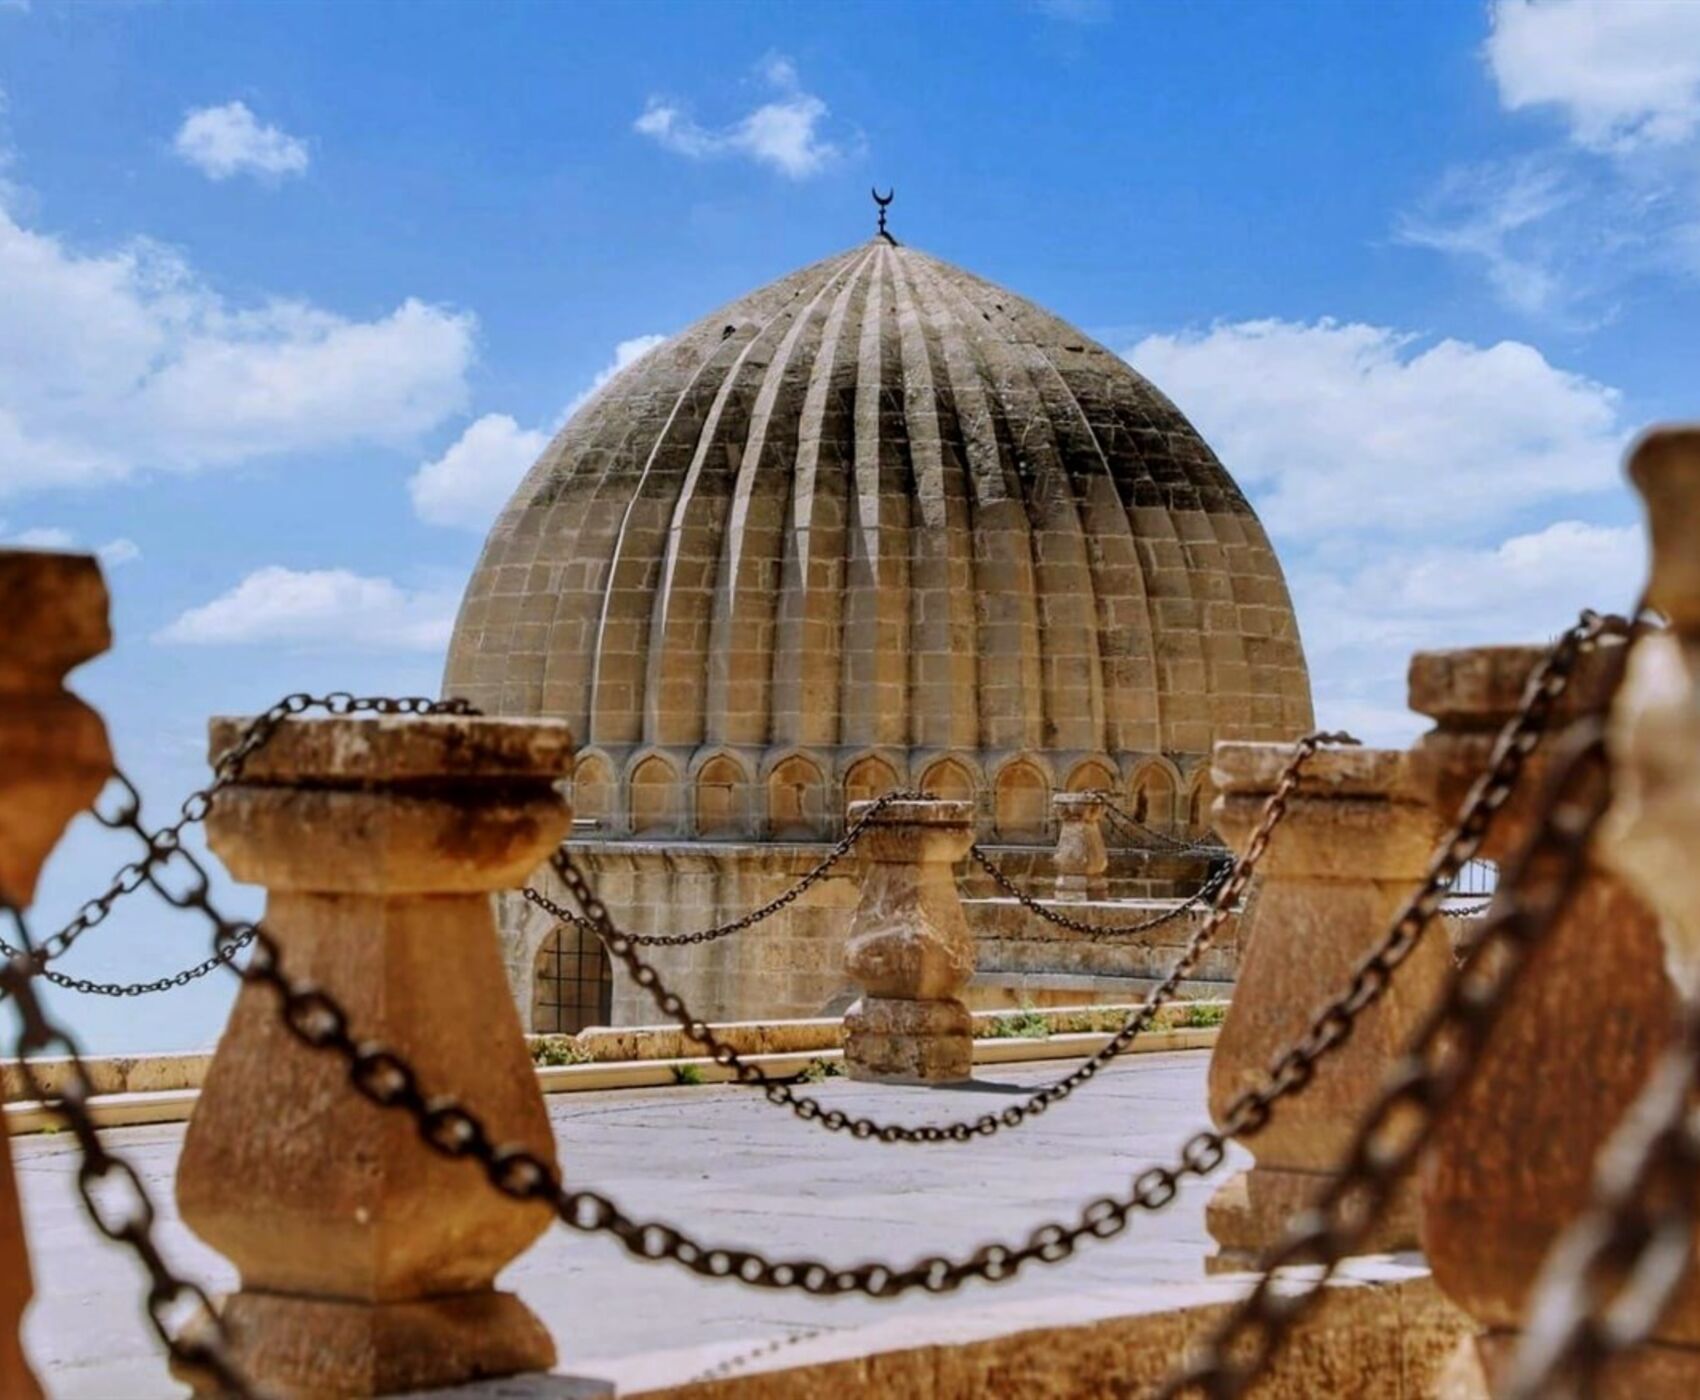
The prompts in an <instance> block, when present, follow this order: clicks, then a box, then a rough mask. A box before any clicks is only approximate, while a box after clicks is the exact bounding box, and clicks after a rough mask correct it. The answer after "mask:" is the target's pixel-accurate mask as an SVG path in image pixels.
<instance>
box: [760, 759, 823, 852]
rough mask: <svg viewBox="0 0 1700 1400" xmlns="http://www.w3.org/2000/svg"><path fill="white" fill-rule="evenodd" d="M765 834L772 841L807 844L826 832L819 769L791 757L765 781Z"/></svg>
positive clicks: (821, 780) (807, 762)
mask: <svg viewBox="0 0 1700 1400" xmlns="http://www.w3.org/2000/svg"><path fill="white" fill-rule="evenodd" d="M767 830H768V835H769V836H770V837H772V838H774V839H775V840H791V841H799V840H803V841H806V840H809V839H812V838H814V837H818V836H822V835H824V834H825V832H826V783H825V781H824V780H823V779H822V778H821V773H820V769H819V768H817V767H815V765H814V764H812V763H810V762H809V760H808V759H806V758H802V757H800V756H799V755H796V754H793V755H792V756H791V757H790V758H787V759H785V760H784V761H783V762H781V763H778V764H775V765H774V769H773V772H771V773H769V774H768V777H767Z"/></svg>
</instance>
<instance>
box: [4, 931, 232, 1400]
mask: <svg viewBox="0 0 1700 1400" xmlns="http://www.w3.org/2000/svg"><path fill="white" fill-rule="evenodd" d="M5 912H6V913H8V914H9V915H10V916H11V920H12V924H13V926H14V928H16V930H17V932H18V936H19V941H20V943H22V944H23V946H24V947H25V948H29V947H31V946H32V944H31V942H30V938H29V934H28V931H27V930H26V929H25V927H24V922H23V918H22V916H21V915H20V914H19V913H18V912H17V911H16V910H14V909H6V911H5ZM34 977H35V968H34V966H33V965H32V963H31V961H30V959H29V957H28V956H27V955H24V956H16V957H13V958H12V959H11V960H10V961H9V962H7V963H6V964H4V965H3V966H0V986H3V987H4V988H5V991H6V994H7V996H8V997H9V998H10V999H11V1002H12V1005H13V1007H14V1008H15V1009H16V1011H17V1013H18V1023H19V1029H18V1034H17V1038H16V1042H15V1045H14V1053H15V1054H16V1055H17V1058H18V1064H19V1067H20V1068H21V1070H22V1072H23V1076H24V1081H25V1083H26V1084H27V1085H28V1086H29V1089H30V1092H31V1093H32V1094H33V1095H34V1096H35V1097H36V1098H37V1099H40V1100H41V1101H42V1103H43V1104H44V1105H46V1107H48V1108H49V1109H51V1110H52V1111H53V1112H55V1113H57V1114H58V1115H59V1116H60V1117H61V1118H62V1119H64V1121H65V1126H66V1127H68V1128H69V1129H70V1130H71V1132H72V1134H73V1135H74V1136H75V1137H76V1140H77V1149H78V1151H79V1153H80V1154H81V1158H82V1160H81V1162H80V1163H79V1165H78V1167H77V1194H78V1195H79V1196H80V1197H81V1198H82V1202H83V1209H84V1210H85V1211H87V1213H88V1217H89V1219H90V1220H91V1221H92V1222H93V1223H94V1227H95V1229H97V1230H99V1231H100V1233H101V1234H102V1235H104V1236H105V1237H106V1238H107V1239H109V1240H111V1241H113V1242H114V1243H115V1244H121V1245H124V1246H125V1247H126V1248H128V1249H129V1250H130V1252H131V1253H133V1254H134V1255H135V1256H136V1258H137V1260H138V1261H139V1262H140V1264H141V1266H142V1268H143V1269H144V1270H146V1272H147V1276H148V1290H147V1296H146V1308H147V1315H148V1321H149V1323H151V1324H152V1326H153V1329H154V1332H155V1333H156V1334H157V1335H158V1337H159V1339H160V1341H161V1342H163V1343H164V1344H165V1348H166V1350H167V1351H169V1352H170V1353H171V1355H172V1357H173V1358H174V1359H175V1360H176V1361H177V1362H178V1363H180V1364H181V1365H183V1366H186V1367H190V1368H192V1369H194V1370H197V1371H201V1372H204V1373H206V1374H207V1375H208V1376H210V1377H211V1378H213V1379H216V1380H217V1382H218V1385H219V1391H218V1393H219V1394H220V1395H235V1396H243V1397H248V1396H252V1395H254V1393H255V1392H254V1390H253V1388H252V1387H251V1386H250V1385H249V1383H248V1381H247V1379H246V1377H244V1376H243V1375H242V1373H241V1372H240V1371H239V1370H238V1369H237V1367H236V1365H235V1364H234V1363H233V1362H232V1361H231V1360H230V1357H229V1355H228V1352H227V1346H228V1340H229V1339H228V1337H227V1335H226V1333H225V1329H224V1323H223V1320H222V1319H221V1318H220V1317H219V1315H218V1311H217V1309H215V1308H214V1307H213V1304H212V1300H211V1299H210V1298H208V1297H207V1295H206V1292H205V1290H203V1289H202V1288H201V1287H200V1285H199V1284H195V1283H190V1282H189V1281H187V1280H186V1279H184V1278H183V1277H181V1276H180V1275H179V1274H177V1273H175V1272H173V1270H172V1269H171V1266H170V1265H169V1264H167V1263H166V1261H165V1258H164V1256H163V1255H162V1254H161V1253H160V1252H159V1247H158V1245H157V1244H156V1243H155V1241H154V1237H153V1234H154V1225H155V1223H156V1215H155V1210H154V1204H153V1198H152V1197H151V1196H150V1195H149V1194H148V1190H147V1187H146V1186H144V1185H143V1183H142V1179H141V1176H140V1174H139V1173H138V1172H137V1171H136V1169H135V1167H133V1166H132V1165H131V1164H130V1162H129V1161H128V1160H127V1159H125V1158H123V1157H120V1156H118V1155H116V1154H115V1153H112V1152H109V1151H107V1149H106V1147H105V1145H104V1144H103V1143H102V1142H101V1140H100V1132H99V1130H98V1129H97V1128H96V1127H95V1123H94V1119H93V1118H92V1117H91V1116H90V1113H89V1109H88V1102H89V1099H90V1098H91V1097H93V1095H94V1086H93V1085H92V1084H91V1083H90V1081H89V1077H88V1072H87V1070H85V1069H84V1067H83V1062H82V1058H81V1056H80V1054H79V1052H78V1049H77V1045H76V1042H75V1041H74V1040H72V1038H71V1036H70V1033H69V1032H68V1031H66V1030H64V1029H63V1028H61V1027H60V1026H58V1025H56V1024H55V1023H54V1022H53V1021H52V1020H50V1019H49V1018H48V1015H47V1013H46V1011H45V1010H43V1008H42V1005H41V1001H40V999H39V998H38V997H37V996H36V994H35V987H34V986H33V980H34ZM43 1053H52V1054H54V1055H56V1056H63V1057H64V1059H65V1060H66V1061H67V1062H68V1064H69V1066H70V1075H69V1078H68V1080H67V1081H65V1082H63V1083H58V1082H57V1081H56V1083H55V1084H54V1085H50V1084H48V1083H45V1082H43V1081H42V1080H41V1079H39V1078H38V1077H37V1075H36V1071H35V1064H34V1058H35V1057H36V1056H38V1055H41V1054H43ZM0 1131H3V1129H0ZM185 1310H187V1312H188V1314H189V1315H188V1317H187V1318H186V1319H184V1318H182V1317H181V1316H180V1315H181V1314H182V1313H183V1312H184V1311H185Z"/></svg>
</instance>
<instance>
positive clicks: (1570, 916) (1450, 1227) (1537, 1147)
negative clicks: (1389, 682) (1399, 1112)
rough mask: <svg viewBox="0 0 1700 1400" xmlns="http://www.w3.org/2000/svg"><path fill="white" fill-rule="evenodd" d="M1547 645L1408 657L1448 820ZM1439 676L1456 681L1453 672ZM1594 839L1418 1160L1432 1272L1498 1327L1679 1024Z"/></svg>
mask: <svg viewBox="0 0 1700 1400" xmlns="http://www.w3.org/2000/svg"><path fill="white" fill-rule="evenodd" d="M1614 645H1615V644H1614ZM1610 649H1611V648H1610V647H1603V648H1601V649H1600V650H1598V651H1595V652H1591V653H1588V654H1585V655H1584V656H1583V658H1582V660H1581V663H1580V664H1579V666H1578V668H1577V672H1576V680H1575V684H1576V686H1577V691H1576V694H1575V695H1573V696H1572V697H1570V698H1568V699H1567V700H1566V702H1565V703H1564V704H1563V705H1562V706H1561V709H1560V713H1559V715H1558V717H1557V719H1556V721H1555V725H1554V728H1553V729H1552V730H1551V731H1550V732H1549V733H1548V734H1547V736H1546V737H1545V739H1544V740H1543V742H1542V744H1541V746H1540V748H1538V749H1537V750H1536V751H1535V753H1534V755H1533V756H1532V757H1531V758H1530V760H1529V764H1528V769H1527V771H1526V773H1525V775H1524V778H1523V780H1522V781H1521V783H1520V784H1519V786H1518V788H1517V791H1516V793H1515V794H1514V796H1513V797H1512V799H1511V801H1510V802H1508V803H1507V804H1506V805H1505V807H1504V808H1503V809H1502V810H1501V811H1500V813H1499V815H1498V817H1497V818H1496V820H1495V823H1494V825H1493V828H1492V830H1491V832H1490V833H1489V836H1488V839H1487V842H1486V843H1485V845H1484V846H1483V854H1484V855H1486V856H1487V857H1489V858H1491V859H1495V860H1504V859H1505V858H1506V857H1507V855H1508V854H1509V853H1511V852H1513V851H1515V850H1516V849H1517V848H1518V847H1519V846H1520V845H1521V844H1522V843H1523V842H1524V841H1525V840H1526V838H1527V837H1528V835H1529V832H1530V829H1531V822H1532V815H1533V811H1534V809H1535V807H1536V805H1537V803H1538V794H1539V793H1540V791H1541V789H1542V784H1543V782H1544V781H1545V779H1546V778H1547V776H1548V775H1549V773H1550V770H1551V764H1552V762H1553V755H1554V753H1555V752H1557V751H1559V750H1561V749H1562V747H1563V743H1564V733H1565V730H1566V728H1567V726H1566V723H1565V718H1566V717H1567V716H1574V715H1575V714H1576V713H1577V707H1578V705H1579V704H1581V703H1583V702H1584V701H1585V700H1586V699H1587V697H1590V696H1591V697H1593V698H1594V700H1595V701H1596V702H1597V701H1598V699H1599V698H1600V696H1601V695H1602V693H1603V686H1604V684H1605V680H1606V678H1607V677H1608V675H1609V666H1610V664H1611V663H1610V657H1609V656H1608V655H1607V654H1606V653H1607V652H1608V651H1609V650H1610ZM1539 655H1540V653H1539V652H1538V651H1536V650H1534V649H1523V648H1518V649H1513V648H1475V649H1470V650H1467V651H1463V652H1458V653H1453V654H1450V655H1442V654H1436V655H1434V656H1432V657H1430V658H1429V660H1428V663H1427V665H1426V667H1425V668H1420V667H1419V666H1417V665H1413V668H1412V697H1411V698H1412V705H1413V708H1416V709H1419V710H1421V711H1423V712H1425V713H1429V714H1432V715H1434V716H1436V718H1437V719H1438V721H1439V722H1438V723H1437V725H1436V727H1435V728H1434V729H1433V730H1431V731H1430V732H1429V733H1428V734H1426V735H1425V736H1424V737H1423V738H1422V740H1421V741H1420V742H1419V744H1418V745H1417V748H1416V750H1415V751H1414V756H1413V762H1414V764H1415V767H1416V770H1417V771H1418V773H1419V775H1420V776H1421V777H1422V778H1423V780H1424V781H1425V782H1427V783H1428V785H1429V787H1430V790H1431V791H1432V792H1433V793H1434V795H1435V802H1436V806H1437V810H1438V811H1439V812H1440V813H1442V814H1443V815H1444V816H1445V817H1446V819H1447V820H1449V821H1450V820H1451V818H1452V816H1453V814H1454V813H1455V812H1456V810H1457V806H1458V803H1459V802H1460V801H1461V800H1462V797H1463V794H1464V792H1465V791H1467V789H1468V787H1469V785H1470V783H1471V782H1473V781H1474V779H1475V777H1476V776H1477V775H1478V774H1479V773H1480V771H1481V770H1482V768H1483V766H1484V765H1485V764H1486V762H1487V755H1488V750H1489V748H1490V747H1491V743H1492V732H1493V731H1494V730H1495V729H1497V728H1498V726H1499V725H1500V724H1501V723H1503V722H1504V720H1506V719H1508V718H1509V717H1510V715H1511V714H1512V712H1513V710H1514V709H1515V707H1516V705H1517V703H1518V700H1519V698H1520V696H1521V693H1522V689H1523V680H1524V679H1525V678H1526V676H1527V673H1528V671H1529V670H1530V669H1532V667H1533V666H1534V664H1535V662H1536V661H1537V660H1538V659H1539ZM1422 660H1423V658H1419V661H1422ZM1519 668H1521V671H1522V675H1521V676H1519V674H1518V671H1519ZM1419 671H1421V672H1422V674H1423V675H1424V676H1425V677H1426V679H1424V680H1423V681H1422V684H1421V685H1419ZM1446 678H1451V679H1452V680H1454V681H1455V682H1456V683H1457V691H1456V692H1454V693H1449V692H1448V691H1447V690H1446V688H1445V681H1446ZM1591 856H1592V858H1591V859H1590V862H1589V865H1588V868H1587V871H1586V873H1585V874H1584V876H1583V878H1582V880H1581V882H1580V884H1579V886H1578V888H1577V890H1576V892H1575V894H1574V896H1573V897H1572V899H1571V901H1570V903H1569V905H1568V907H1567V908H1566V909H1565V910H1564V912H1563V913H1562V914H1561V915H1560V917H1559V918H1558V920H1557V922H1556V924H1555V926H1554V927H1553V929H1552V930H1551V931H1550V933H1549V934H1548V935H1547V937H1546V941H1545V944H1544V945H1543V947H1542V949H1541V951H1540V954H1539V956H1538V957H1536V958H1533V959H1531V960H1530V962H1529V963H1528V964H1527V966H1526V967H1525V969H1524V970H1523V972H1522V973H1521V974H1520V975H1519V977H1518V979H1517V982H1516V984H1515V986H1514V987H1513V989H1512V992H1511V994H1510V997H1509V999H1508V1002H1507V1005H1506V1008H1505V1010H1504V1012H1503V1014H1502V1016H1501V1019H1500V1022H1499V1025H1498V1026H1497V1028H1496V1029H1495V1032H1494V1035H1493V1038H1492V1039H1491V1041H1490V1042H1489V1043H1488V1046H1487V1048H1486V1049H1485V1051H1484V1052H1483V1057H1482V1061H1481V1064H1480V1067H1479V1069H1478V1072H1477V1074H1476V1077H1475V1079H1474V1081H1473V1082H1472V1083H1471V1084H1470V1085H1469V1087H1468V1088H1467V1089H1466V1090H1465V1091H1464V1092H1463V1093H1462V1094H1461V1095H1460V1096H1459V1099H1458V1101H1457V1102H1455V1103H1454V1104H1453V1105H1452V1107H1451V1109H1450V1110H1449V1113H1448V1115H1447V1116H1446V1118H1445V1119H1444V1120H1443V1121H1442V1123H1441V1125H1440V1128H1439V1131H1438V1133H1437V1134H1436V1136H1435V1139H1434V1141H1433V1143H1432V1145H1431V1147H1430V1148H1429V1150H1428V1152H1427V1153H1426V1154H1425V1157H1424V1159H1423V1162H1422V1165H1421V1168H1420V1177H1421V1197H1422V1236H1423V1244H1424V1248H1425V1250H1426V1252H1427V1253H1428V1256H1429V1259H1430V1262H1431V1264H1432V1265H1433V1268H1434V1276H1435V1281H1436V1282H1437V1283H1438V1284H1439V1285H1440V1286H1441V1288H1442V1289H1443V1290H1445V1292H1446V1293H1447V1294H1448V1295H1449V1296H1450V1297H1451V1298H1452V1299H1453V1300H1454V1301H1455V1302H1458V1303H1459V1304H1461V1305H1462V1306H1463V1307H1464V1308H1465V1309H1466V1310H1468V1311H1469V1312H1470V1313H1471V1314H1472V1315H1473V1316H1474V1317H1475V1319H1476V1321H1477V1322H1478V1324H1479V1325H1481V1326H1482V1327H1483V1328H1484V1329H1486V1330H1490V1331H1514V1330H1515V1329H1516V1328H1517V1327H1518V1325H1519V1324H1520V1321H1521V1318H1522V1315H1523V1312H1524V1307H1525V1304H1526V1302H1527V1299H1528V1295H1529V1292H1530V1290H1531V1288H1532V1287H1533V1283H1534V1279H1535V1276H1536V1273H1537V1271H1538V1269H1539V1267H1540V1264H1541V1261H1542V1260H1543V1259H1544V1258H1545V1256H1546V1254H1547V1251H1548V1249H1549V1248H1550V1247H1551V1245H1552V1243H1553V1242H1554V1240H1556V1238H1557V1237H1558V1235H1559V1234H1560V1233H1561V1232H1562V1230H1563V1229H1564V1227H1565V1226H1566V1225H1567V1224H1568V1223H1569V1222H1570V1221H1571V1220H1573V1219H1574V1218H1575V1216H1576V1215H1577V1213H1578V1212H1579V1211H1580V1210H1581V1209H1582V1208H1583V1206H1584V1205H1585V1204H1586V1203H1587V1201H1588V1199H1589V1197H1590V1195H1591V1186H1592V1166H1593V1161H1594V1157H1595V1155H1596V1153H1597V1152H1598V1150H1599V1148H1600V1146H1601V1145H1602V1144H1603V1143H1604V1142H1605V1140H1606V1139H1607V1137H1608V1136H1609V1134H1610V1132H1611V1131H1612V1129H1613V1127H1614V1126H1615V1124H1616V1123H1617V1121H1618V1118H1619V1116H1620V1115H1621V1114H1622V1112H1623V1109H1624V1106H1625V1105H1626V1104H1628V1103H1629V1102H1631V1101H1632V1100H1633V1098H1634V1097H1635V1095H1636V1093H1637V1092H1638V1091H1639V1090H1640V1088H1641V1086H1642V1084H1643V1083H1644V1082H1645V1079H1646V1077H1647V1074H1648V1072H1649V1071H1650V1069H1651V1067H1652V1065H1653V1063H1654V1061H1655V1060H1656V1058H1657V1056H1658V1055H1659V1053H1660V1052H1661V1051H1662V1050H1663V1048H1664V1046H1665V1045H1666V1044H1667V1042H1668V1039H1669V1036H1670V1033H1671V1028H1672V1020H1673V1014H1674V1010H1675V993H1674V990H1673V988H1672V984H1671V982H1670V980H1669V979H1668V978H1667V977H1666V975H1665V972H1664V966H1663V961H1664V960H1663V950H1662V946H1661V943H1660V940H1659V933H1658V920H1657V918H1656V917H1655V915H1654V914H1653V912H1652V911H1651V910H1650V909H1649V908H1648V907H1647V905H1646V904H1645V903H1644V902H1643V901H1642V900H1641V899H1640V898H1639V897H1638V896H1637V895H1636V894H1635V892H1634V891H1633V890H1631V889H1630V888H1629V886H1628V885H1627V884H1625V883H1624V881H1623V880H1622V879H1621V878H1620V877H1619V876H1618V875H1617V874H1616V873H1615V872H1614V871H1612V870H1611V869H1610V868H1609V867H1607V866H1606V865H1604V864H1603V863H1602V862H1601V861H1600V859H1599V857H1600V847H1599V846H1598V845H1596V847H1595V848H1594V850H1593V852H1592V853H1591ZM1673 1325H1674V1328H1675V1334H1676V1335H1678V1336H1680V1337H1682V1338H1683V1339H1685V1340H1686V1339H1688V1338H1690V1337H1697V1338H1700V1330H1697V1328H1700V1311H1697V1310H1695V1309H1694V1308H1693V1307H1692V1306H1690V1307H1689V1308H1688V1309H1687V1310H1686V1311H1681V1312H1679V1315H1678V1316H1677V1318H1676V1319H1675V1320H1674V1323H1673Z"/></svg>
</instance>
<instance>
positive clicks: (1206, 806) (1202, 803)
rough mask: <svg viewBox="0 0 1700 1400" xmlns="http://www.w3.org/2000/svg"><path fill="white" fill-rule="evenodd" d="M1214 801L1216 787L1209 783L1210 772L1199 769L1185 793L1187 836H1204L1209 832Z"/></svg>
mask: <svg viewBox="0 0 1700 1400" xmlns="http://www.w3.org/2000/svg"><path fill="white" fill-rule="evenodd" d="M1215 801H1216V787H1215V785H1214V784H1213V783H1212V782H1211V781H1210V770H1209V769H1208V768H1204V769H1200V770H1199V772H1198V774H1197V775H1196V776H1195V777H1194V778H1193V780H1192V786H1191V788H1189V789H1188V791H1187V799H1186V826H1187V831H1188V833H1189V834H1191V835H1193V836H1204V835H1206V834H1207V833H1208V832H1209V830H1210V823H1211V817H1210V808H1211V806H1212V804H1214V803H1215Z"/></svg>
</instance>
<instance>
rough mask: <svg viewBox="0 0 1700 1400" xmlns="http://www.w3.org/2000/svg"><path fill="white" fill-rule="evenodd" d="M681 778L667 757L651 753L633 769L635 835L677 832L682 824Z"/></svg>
mask: <svg viewBox="0 0 1700 1400" xmlns="http://www.w3.org/2000/svg"><path fill="white" fill-rule="evenodd" d="M679 797H680V793H679V779H678V776H677V775H676V774H675V773H674V772H673V768H672V765H671V764H669V763H668V762H667V760H666V759H663V758H658V757H657V756H656V755H654V754H651V755H650V756H649V757H648V758H646V759H644V760H643V762H642V763H640V764H638V766H637V767H636V768H634V769H632V779H631V800H630V803H629V806H630V809H631V814H632V835H633V836H666V835H675V834H677V833H678V831H679V829H680V827H681V826H682V825H683V820H682V818H683V815H684V814H683V812H682V811H681V810H680V802H679Z"/></svg>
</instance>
